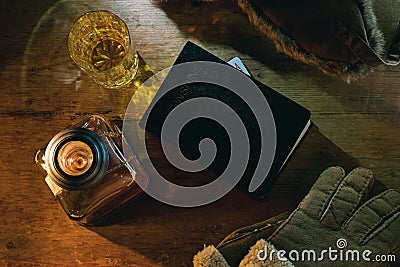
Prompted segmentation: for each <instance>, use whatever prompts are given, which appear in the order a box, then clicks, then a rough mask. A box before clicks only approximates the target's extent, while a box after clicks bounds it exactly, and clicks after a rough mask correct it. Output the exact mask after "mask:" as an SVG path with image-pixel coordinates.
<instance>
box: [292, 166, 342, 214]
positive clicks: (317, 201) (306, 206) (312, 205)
mask: <svg viewBox="0 0 400 267" xmlns="http://www.w3.org/2000/svg"><path fill="white" fill-rule="evenodd" d="M344 177H345V172H344V170H343V168H341V167H330V168H327V169H326V170H324V171H323V172H322V173H321V175H320V176H319V178H318V179H317V181H316V182H315V184H314V185H313V187H312V188H311V190H310V192H309V193H308V194H307V196H306V197H305V198H304V199H303V201H302V202H301V203H300V205H299V207H298V210H302V211H303V212H304V213H305V214H307V215H308V216H310V217H311V218H314V219H318V220H319V219H320V218H321V216H322V215H323V214H324V213H325V210H326V208H327V205H328V204H329V202H330V200H331V199H332V197H333V196H334V194H335V192H336V189H337V188H338V186H339V185H340V184H341V182H342V180H343V178H344Z"/></svg>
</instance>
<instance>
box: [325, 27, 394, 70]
mask: <svg viewBox="0 0 400 267" xmlns="http://www.w3.org/2000/svg"><path fill="white" fill-rule="evenodd" d="M332 31H333V33H334V34H335V36H336V37H337V38H338V39H339V40H341V41H342V42H343V43H344V44H345V45H346V46H347V47H348V48H349V49H350V50H351V51H352V52H353V53H354V54H355V55H356V56H357V57H358V58H359V59H360V60H361V61H363V62H365V63H366V64H368V65H372V66H374V65H380V64H385V65H388V66H396V65H398V64H399V63H400V22H399V25H398V27H397V31H396V35H395V37H394V39H393V42H392V45H391V46H390V49H389V52H388V55H387V58H386V59H383V58H382V57H381V56H379V55H378V54H377V53H375V51H374V50H373V49H372V48H371V47H370V46H369V44H368V43H367V42H366V41H365V40H364V39H363V38H361V37H360V36H359V35H358V34H356V33H355V32H354V31H352V30H351V29H349V27H346V26H345V25H344V24H343V23H341V22H339V21H335V22H333V23H332Z"/></svg>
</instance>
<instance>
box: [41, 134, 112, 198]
mask: <svg viewBox="0 0 400 267" xmlns="http://www.w3.org/2000/svg"><path fill="white" fill-rule="evenodd" d="M108 163H109V155H108V151H107V148H106V146H105V144H104V142H103V140H102V139H101V138H100V137H99V136H98V135H97V134H96V133H94V132H92V131H90V130H88V129H83V128H71V129H67V130H64V131H61V132H60V133H58V134H57V135H56V136H54V137H53V138H52V139H51V141H50V142H49V144H48V146H47V148H46V151H45V154H44V165H45V169H46V171H47V174H48V175H49V177H50V178H51V179H52V181H53V182H54V183H55V184H57V185H58V186H60V187H62V188H64V189H66V190H85V189H87V188H90V187H92V186H94V185H95V184H97V183H98V182H100V181H101V179H102V178H103V177H104V175H105V173H106V171H107V169H108Z"/></svg>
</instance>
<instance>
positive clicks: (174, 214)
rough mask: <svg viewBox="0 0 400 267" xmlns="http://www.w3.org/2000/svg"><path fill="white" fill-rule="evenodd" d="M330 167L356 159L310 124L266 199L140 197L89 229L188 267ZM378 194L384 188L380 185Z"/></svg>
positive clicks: (294, 201)
mask: <svg viewBox="0 0 400 267" xmlns="http://www.w3.org/2000/svg"><path fill="white" fill-rule="evenodd" d="M332 165H340V166H343V167H344V168H345V169H346V171H349V170H351V169H352V168H354V167H356V166H358V161H357V160H356V159H354V158H352V157H351V156H349V155H348V154H346V153H345V152H344V151H342V150H341V149H340V148H339V147H337V146H336V145H335V144H334V143H332V142H331V141H330V140H329V139H328V138H326V137H325V136H324V135H323V134H321V133H320V132H319V130H318V128H317V127H316V126H315V125H313V126H312V127H311V129H310V130H309V133H308V134H307V135H306V137H305V139H304V140H303V142H302V143H301V144H300V146H299V147H298V149H297V151H296V152H295V154H294V155H293V157H292V158H291V159H290V160H289V162H288V164H287V165H286V167H285V168H284V170H283V172H282V173H281V174H280V177H279V179H278V181H277V183H276V184H275V186H274V187H273V188H272V190H271V192H270V194H269V195H268V196H267V198H266V199H265V200H264V201H261V202H260V201H256V200H254V199H252V198H250V197H249V196H248V195H246V194H245V193H244V192H243V191H240V190H238V189H237V188H235V189H234V190H232V191H231V192H230V193H228V194H227V195H226V196H224V197H223V198H222V199H220V200H218V201H216V202H214V203H212V204H209V205H206V206H202V207H196V208H177V207H172V206H168V205H165V204H163V203H161V202H158V201H156V200H154V199H152V198H151V197H149V196H147V195H145V194H144V195H142V196H141V197H139V198H137V199H134V200H132V201H130V202H129V203H127V204H126V205H125V206H123V207H121V208H120V209H119V210H118V211H116V212H115V213H114V214H113V215H112V216H110V217H109V218H108V219H107V220H106V221H104V222H103V224H102V226H99V227H90V230H91V231H94V232H96V233H97V234H99V235H101V236H103V237H105V238H107V239H109V240H111V241H112V242H115V243H117V244H120V245H123V246H126V247H129V248H131V249H132V250H134V251H137V252H139V253H141V254H142V255H144V256H145V257H149V258H151V259H152V260H155V261H157V262H159V263H160V264H161V265H165V266H191V261H192V257H193V255H194V254H196V253H197V251H199V250H201V249H202V248H203V244H217V243H219V242H220V241H221V240H222V239H223V238H224V237H225V236H226V235H227V234H229V233H230V232H232V231H233V230H235V229H237V228H240V227H243V226H246V225H250V224H253V223H256V222H259V221H262V220H265V219H267V218H269V217H272V216H275V215H277V214H280V213H283V212H287V211H290V210H293V209H294V208H295V207H296V206H297V205H298V203H299V202H300V201H301V199H302V198H303V197H304V196H305V195H306V194H307V193H308V191H309V189H310V187H311V186H312V184H313V183H314V182H315V180H316V179H317V177H318V175H319V173H320V172H321V171H322V170H324V169H325V168H327V167H329V166H332ZM203 175H204V174H203ZM196 178H197V179H203V177H196V176H194V179H196ZM378 190H379V191H380V190H382V186H381V185H380V186H379V187H378Z"/></svg>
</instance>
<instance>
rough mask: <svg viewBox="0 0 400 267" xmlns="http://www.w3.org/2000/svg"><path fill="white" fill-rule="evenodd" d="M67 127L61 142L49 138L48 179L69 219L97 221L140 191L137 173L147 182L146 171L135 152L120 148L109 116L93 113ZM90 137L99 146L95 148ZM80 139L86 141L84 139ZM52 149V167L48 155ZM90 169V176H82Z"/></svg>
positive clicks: (44, 161) (120, 143)
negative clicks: (86, 144)
mask: <svg viewBox="0 0 400 267" xmlns="http://www.w3.org/2000/svg"><path fill="white" fill-rule="evenodd" d="M82 129H84V130H82ZM71 131H72V132H73V134H71V133H70V132H71ZM65 132H66V134H65V133H64V134H63V135H62V138H59V139H62V140H63V141H60V142H61V143H62V144H60V145H57V144H56V143H57V142H52V141H53V140H52V141H51V142H50V143H49V145H48V147H47V149H46V152H45V155H44V157H43V158H44V160H43V163H42V164H41V165H42V166H43V167H44V168H45V170H46V171H47V173H48V175H47V177H46V179H45V180H46V183H47V184H48V186H49V188H50V189H51V191H52V192H53V194H54V195H55V197H56V198H57V200H58V201H59V203H60V204H61V206H62V207H63V209H64V211H65V212H66V213H67V215H68V216H69V218H70V219H72V220H75V221H77V222H78V223H80V224H83V225H93V224H97V223H98V222H100V221H101V220H102V219H103V218H104V217H105V216H106V215H108V214H109V213H111V212H112V211H113V210H115V209H116V208H118V207H119V206H121V205H122V204H124V203H125V202H127V201H128V200H130V199H132V198H134V197H136V196H138V195H139V194H140V193H142V192H143V190H142V188H140V187H139V186H138V184H137V183H136V179H144V180H143V181H147V182H148V179H149V178H148V175H147V173H146V171H145V170H144V169H143V167H142V166H141V165H140V163H139V161H138V159H137V157H136V156H135V155H134V154H133V153H128V152H127V151H125V154H124V153H123V152H122V137H121V132H120V130H119V129H118V128H117V127H116V126H115V125H114V124H113V123H112V122H110V121H108V120H107V119H105V118H104V117H102V116H99V115H92V116H90V117H88V118H86V119H85V120H84V121H82V122H81V123H79V124H76V125H74V126H72V127H70V128H68V129H66V130H65ZM86 133H88V138H87V139H85V137H84V135H85V134H86ZM93 133H94V134H93ZM65 136H67V137H65ZM55 138H56V137H55ZM91 138H94V140H95V141H94V142H93V143H95V144H96V142H97V144H100V147H101V149H95V148H96V146H95V145H93V144H91V141H92V139H91ZM53 139H54V138H53ZM82 140H83V143H85V142H86V143H88V144H89V145H88V146H85V144H83V145H82V144H81V143H82ZM49 146H51V147H52V148H53V149H50V148H49ZM91 150H92V151H91ZM51 151H55V152H54V153H52V152H51ZM55 155H57V159H53V162H56V163H55V164H53V165H54V166H55V167H53V165H51V164H50V163H49V162H51V161H52V158H49V157H53V158H54V157H55ZM91 161H93V162H91ZM99 161H101V162H99ZM96 164H97V165H96ZM94 165H96V166H94ZM96 168H97V169H96ZM53 169H54V170H53ZM90 171H92V174H91V175H89V178H87V177H84V176H80V174H81V173H86V172H90ZM74 172H76V173H74ZM54 173H56V174H54ZM59 173H61V174H62V175H64V176H65V177H66V178H65V180H64V177H61V178H57V177H58V176H57V175H58V174H59ZM93 173H94V174H93ZM75 174H76V176H74V175H75ZM82 177H84V178H82Z"/></svg>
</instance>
